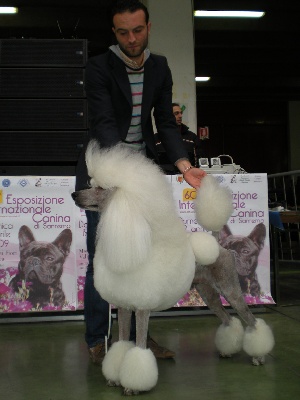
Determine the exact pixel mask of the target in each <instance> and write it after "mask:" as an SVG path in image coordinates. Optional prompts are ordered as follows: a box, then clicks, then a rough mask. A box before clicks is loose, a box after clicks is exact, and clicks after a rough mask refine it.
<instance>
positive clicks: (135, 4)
mask: <svg viewBox="0 0 300 400" xmlns="http://www.w3.org/2000/svg"><path fill="white" fill-rule="evenodd" d="M138 10H143V11H144V13H145V21H146V24H148V22H149V12H148V9H147V7H146V6H145V5H144V4H143V3H141V2H140V1H139V0H116V1H114V4H113V6H112V9H111V24H112V26H114V24H113V18H114V16H115V15H116V14H123V13H124V12H130V13H134V12H136V11H138Z"/></svg>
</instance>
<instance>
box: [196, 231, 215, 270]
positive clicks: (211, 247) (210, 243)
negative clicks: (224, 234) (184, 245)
mask: <svg viewBox="0 0 300 400" xmlns="http://www.w3.org/2000/svg"><path fill="white" fill-rule="evenodd" d="M188 238H189V241H190V243H191V245H192V249H193V252H194V255H195V259H196V262H197V263H198V264H201V265H210V264H213V263H214V262H215V261H216V260H217V258H218V257H219V252H220V251H219V248H220V247H219V245H218V243H217V241H216V239H215V238H214V237H213V236H212V235H210V234H208V233H205V232H193V233H191V234H189V236H188Z"/></svg>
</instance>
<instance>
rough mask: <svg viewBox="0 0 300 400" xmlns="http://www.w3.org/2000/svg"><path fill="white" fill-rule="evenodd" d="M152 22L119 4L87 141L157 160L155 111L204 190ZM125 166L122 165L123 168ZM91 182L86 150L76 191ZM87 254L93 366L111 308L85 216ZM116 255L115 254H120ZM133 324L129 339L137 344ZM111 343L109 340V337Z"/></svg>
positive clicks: (174, 155)
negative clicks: (99, 281) (156, 49)
mask: <svg viewBox="0 0 300 400" xmlns="http://www.w3.org/2000/svg"><path fill="white" fill-rule="evenodd" d="M150 29H151V23H150V22H149V14H148V10H147V8H146V7H145V6H144V5H143V4H142V3H140V2H139V1H138V0H121V1H117V2H115V4H114V6H113V9H112V30H113V32H114V34H115V37H116V39H117V42H118V45H116V46H111V47H110V48H109V51H108V52H107V53H105V54H101V55H99V56H96V57H93V58H91V59H90V60H89V61H88V63H87V66H86V93H87V99H88V108H89V125H90V129H89V138H88V139H91V138H92V139H96V140H97V141H98V143H99V145H100V147H102V148H103V147H108V146H113V145H115V144H117V143H119V142H123V143H125V144H126V145H128V146H129V147H131V148H133V149H134V150H136V151H141V152H143V153H144V154H145V155H147V156H148V157H150V158H152V159H154V160H156V161H158V155H157V151H156V146H155V140H154V133H153V127H152V119H151V111H152V109H154V118H155V121H156V126H158V127H159V129H160V132H161V140H162V142H163V144H164V146H165V148H166V151H167V153H168V155H169V158H170V160H171V162H173V163H175V164H176V166H177V168H178V169H179V170H180V171H181V172H182V173H183V175H184V178H185V179H186V181H187V182H188V183H189V184H190V185H192V186H193V187H199V186H200V180H201V178H202V177H203V176H204V175H205V172H204V171H202V170H199V169H196V168H194V169H193V168H192V166H191V163H190V162H189V159H188V154H187V152H186V150H185V148H184V146H183V143H182V139H181V137H180V133H179V132H178V129H177V127H176V122H175V118H174V116H173V114H172V103H171V102H172V100H171V99H172V77H171V72H170V69H169V67H168V64H167V60H166V58H165V57H162V56H156V55H153V54H150V51H149V50H148V49H147V45H148V35H149V33H150ZM120 167H121V166H120ZM88 181H89V177H88V175H87V168H86V164H85V160H84V151H83V153H82V155H81V157H80V159H79V162H78V166H77V174H76V190H80V189H83V188H86V187H88ZM86 215H87V250H88V254H89V264H88V267H87V273H86V282H85V292H84V304H85V308H84V312H85V321H86V334H85V339H86V342H87V345H88V348H89V353H90V357H91V359H92V361H93V362H94V363H98V364H99V363H100V362H101V360H102V358H103V356H104V354H105V345H104V341H105V337H106V336H107V334H108V325H109V312H108V308H109V306H108V304H107V302H106V301H104V300H103V299H102V298H101V296H100V295H99V293H97V291H96V290H95V288H94V282H93V257H94V252H95V237H96V227H97V224H98V221H99V214H98V213H96V212H91V211H87V212H86ZM116 251H117V249H116ZM134 334H135V332H134V325H133V326H132V330H131V339H132V340H134V339H135V338H134ZM109 339H110V338H109ZM148 346H149V347H150V348H151V350H152V351H153V352H154V354H155V356H156V357H157V358H172V357H174V355H175V354H174V353H173V352H172V351H170V350H168V349H165V348H163V347H161V346H159V345H158V344H157V343H155V342H154V341H153V340H152V339H151V338H149V340H148Z"/></svg>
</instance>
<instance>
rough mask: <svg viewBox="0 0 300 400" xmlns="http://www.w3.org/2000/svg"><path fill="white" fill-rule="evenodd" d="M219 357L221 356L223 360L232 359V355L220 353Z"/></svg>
mask: <svg viewBox="0 0 300 400" xmlns="http://www.w3.org/2000/svg"><path fill="white" fill-rule="evenodd" d="M219 356H220V357H221V358H231V357H232V354H225V353H219Z"/></svg>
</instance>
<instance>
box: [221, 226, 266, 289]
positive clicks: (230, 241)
mask: <svg viewBox="0 0 300 400" xmlns="http://www.w3.org/2000/svg"><path fill="white" fill-rule="evenodd" d="M265 239H266V227H265V225H264V224H263V223H260V224H258V225H256V226H255V227H254V228H253V230H252V231H251V233H250V234H249V235H248V236H242V235H233V234H232V233H231V231H230V229H229V227H228V225H225V226H224V227H223V229H222V230H221V231H220V232H219V243H220V245H221V246H222V247H224V248H225V249H227V250H229V251H230V252H232V254H233V255H234V258H235V264H236V269H237V272H238V276H239V281H240V285H241V288H242V292H243V293H244V294H251V295H252V296H254V297H258V296H260V292H261V289H260V284H259V282H258V277H257V273H256V269H257V265H258V257H259V254H260V252H261V250H262V249H263V247H264V244H265Z"/></svg>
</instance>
